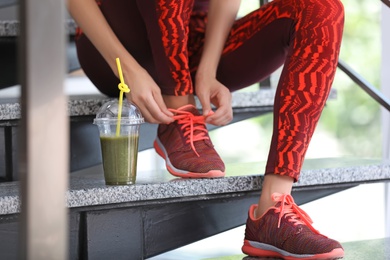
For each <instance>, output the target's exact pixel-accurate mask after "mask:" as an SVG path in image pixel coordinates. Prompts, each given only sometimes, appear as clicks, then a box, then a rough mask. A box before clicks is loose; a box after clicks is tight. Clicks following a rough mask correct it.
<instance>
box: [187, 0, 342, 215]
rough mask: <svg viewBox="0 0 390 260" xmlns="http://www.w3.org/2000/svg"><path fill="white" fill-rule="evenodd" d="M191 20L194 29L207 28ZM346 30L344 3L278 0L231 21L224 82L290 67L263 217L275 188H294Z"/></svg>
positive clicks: (277, 106)
mask: <svg viewBox="0 0 390 260" xmlns="http://www.w3.org/2000/svg"><path fill="white" fill-rule="evenodd" d="M193 24H194V27H195V28H193V29H192V31H201V30H200V29H199V28H196V25H198V26H199V24H197V23H193ZM199 27H200V28H201V27H202V26H199ZM342 30H343V7H342V5H341V3H340V2H339V1H338V0H327V1H326V0H325V1H317V0H275V1H272V2H271V3H270V4H267V5H265V6H263V7H261V8H260V9H259V10H256V11H254V12H252V13H250V14H248V15H247V16H245V17H243V18H242V19H240V20H238V21H237V22H236V24H235V25H234V26H233V29H232V31H231V34H230V36H229V39H228V40H227V43H226V46H225V50H224V54H223V56H222V58H221V61H220V65H219V69H218V79H219V80H220V81H221V82H222V83H223V84H225V85H226V86H227V87H228V88H229V89H231V90H237V89H240V88H243V87H246V86H248V85H250V84H253V83H255V82H259V81H260V80H261V79H263V78H265V77H267V76H268V75H270V74H271V73H272V72H273V71H275V70H276V69H277V68H278V67H280V66H281V65H283V64H284V67H283V71H282V74H281V77H280V80H279V84H278V87H277V91H276V97H275V102H274V130H273V137H272V142H271V147H270V152H269V157H268V163H267V166H266V172H265V173H266V177H265V182H264V187H263V191H262V195H264V196H262V201H261V202H262V203H259V207H258V212H257V213H258V214H259V215H261V214H262V213H263V212H264V211H265V209H267V208H268V207H269V206H270V205H271V203H273V202H272V201H271V200H270V197H271V196H270V195H271V194H272V193H273V192H275V191H276V190H275V189H280V191H279V192H281V191H284V192H286V193H290V192H289V191H291V186H292V183H293V181H297V180H298V177H299V173H300V170H301V167H302V163H303V159H304V156H305V153H306V150H307V148H308V145H309V142H310V139H311V136H312V134H313V132H314V129H315V126H316V124H317V122H318V120H319V118H320V114H321V112H322V109H323V107H324V105H325V102H326V100H327V97H328V94H329V91H330V88H331V85H332V82H333V78H334V74H335V71H336V66H337V61H338V54H339V49H340V44H341V38H342ZM192 40H193V41H194V42H195V43H196V44H197V45H198V46H200V47H198V49H196V50H193V51H191V52H190V53H191V54H193V56H192V57H191V62H192V63H191V64H192V68H193V73H195V71H196V63H197V59H198V57H199V56H200V52H201V45H202V40H201V37H199V36H198V37H196V34H194V36H193V37H192ZM189 48H190V50H191V46H189ZM269 174H276V175H277V176H268V175H269ZM281 176H283V178H282V177H281ZM279 186H280V187H279ZM263 197H266V198H267V199H263Z"/></svg>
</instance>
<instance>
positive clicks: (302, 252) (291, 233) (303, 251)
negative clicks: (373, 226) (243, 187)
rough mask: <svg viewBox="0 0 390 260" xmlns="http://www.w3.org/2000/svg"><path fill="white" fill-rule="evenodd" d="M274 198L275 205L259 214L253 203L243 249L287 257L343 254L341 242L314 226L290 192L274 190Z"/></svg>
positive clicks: (254, 253) (326, 257)
mask: <svg viewBox="0 0 390 260" xmlns="http://www.w3.org/2000/svg"><path fill="white" fill-rule="evenodd" d="M272 199H273V200H274V201H275V202H276V205H275V206H274V207H271V208H269V209H268V211H267V212H266V213H264V214H263V215H262V216H261V217H260V218H255V216H254V211H255V209H256V207H257V205H252V206H251V207H250V209H249V216H248V220H247V222H246V229H245V239H244V245H243V246H242V252H244V253H245V254H247V255H250V256H257V257H278V258H282V259H288V260H292V259H339V258H343V257H344V250H343V247H342V246H341V245H340V243H339V242H337V241H335V240H333V239H330V238H327V237H326V236H324V235H321V234H320V233H319V232H318V231H317V230H315V229H314V228H313V226H312V225H311V223H312V221H311V219H310V217H309V216H308V215H307V213H306V212H304V211H303V210H302V209H300V208H299V207H298V206H297V205H296V204H295V203H294V200H293V198H292V197H291V195H288V194H279V193H274V194H272Z"/></svg>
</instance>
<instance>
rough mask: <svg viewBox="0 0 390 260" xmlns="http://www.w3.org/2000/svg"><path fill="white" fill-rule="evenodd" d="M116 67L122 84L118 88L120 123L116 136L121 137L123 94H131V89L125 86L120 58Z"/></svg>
mask: <svg viewBox="0 0 390 260" xmlns="http://www.w3.org/2000/svg"><path fill="white" fill-rule="evenodd" d="M116 66H117V67H118V74H119V79H120V81H121V82H120V83H119V84H118V88H119V90H120V93H119V107H118V121H117V125H116V136H119V133H120V132H121V117H122V103H123V92H125V93H129V92H130V89H129V87H128V86H127V85H126V84H125V80H124V79H123V74H122V67H121V62H120V60H119V58H116Z"/></svg>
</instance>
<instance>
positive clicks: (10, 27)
mask: <svg viewBox="0 0 390 260" xmlns="http://www.w3.org/2000/svg"><path fill="white" fill-rule="evenodd" d="M64 26H65V33H67V34H69V35H75V33H76V28H77V24H76V23H75V21H74V20H73V19H66V21H65V23H64ZM19 32H20V22H19V21H18V20H3V21H0V37H16V36H18V35H19Z"/></svg>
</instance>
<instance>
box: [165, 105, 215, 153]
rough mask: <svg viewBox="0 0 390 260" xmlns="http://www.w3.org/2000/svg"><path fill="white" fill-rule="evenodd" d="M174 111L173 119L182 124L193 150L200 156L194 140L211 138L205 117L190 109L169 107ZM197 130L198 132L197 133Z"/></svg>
mask: <svg viewBox="0 0 390 260" xmlns="http://www.w3.org/2000/svg"><path fill="white" fill-rule="evenodd" d="M169 110H170V111H171V112H172V113H175V115H174V116H173V119H175V120H177V122H178V124H180V125H181V128H180V129H181V130H183V131H184V136H185V137H187V141H186V142H187V143H190V145H191V148H192V150H193V151H194V152H195V154H196V155H197V156H198V157H200V155H199V154H198V152H197V151H196V148H195V146H194V142H196V141H200V140H207V139H210V138H209V136H208V131H207V128H206V123H205V117H204V116H203V115H200V116H196V115H194V114H192V113H191V112H189V111H183V110H177V109H169ZM195 132H196V133H195Z"/></svg>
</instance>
